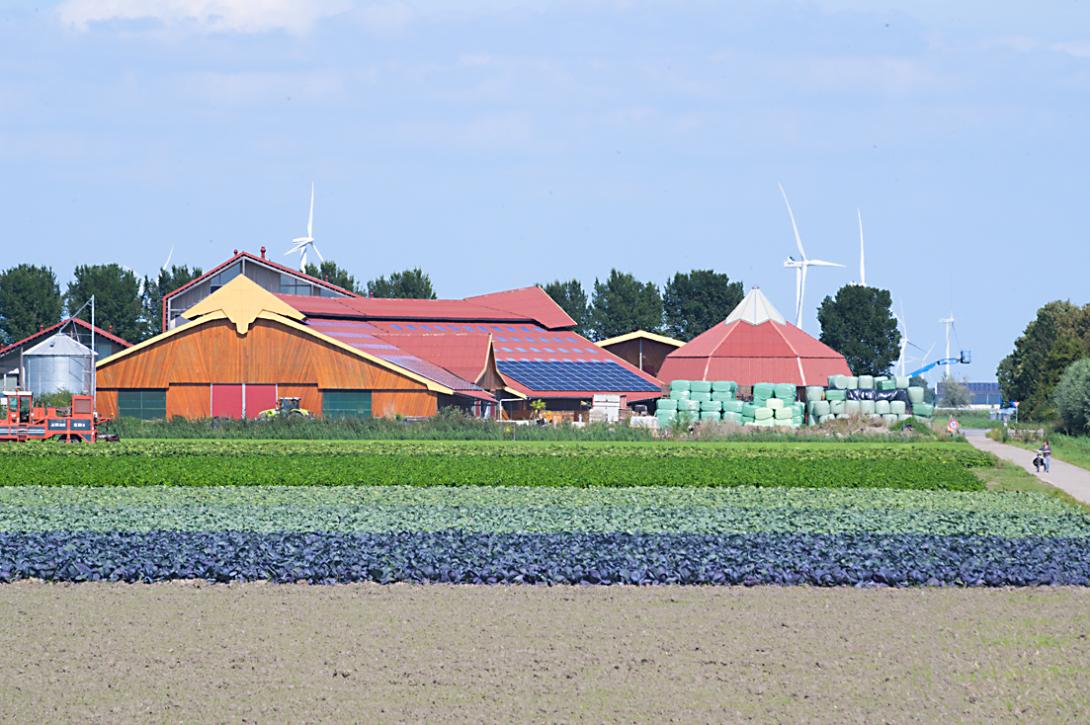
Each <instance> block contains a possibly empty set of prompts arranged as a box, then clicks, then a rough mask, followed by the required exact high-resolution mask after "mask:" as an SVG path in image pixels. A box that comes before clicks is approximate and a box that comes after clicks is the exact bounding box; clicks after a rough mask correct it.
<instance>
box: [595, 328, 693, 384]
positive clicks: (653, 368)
mask: <svg viewBox="0 0 1090 725" xmlns="http://www.w3.org/2000/svg"><path fill="white" fill-rule="evenodd" d="M595 344H596V345H598V347H600V348H602V349H603V350H608V351H609V352H611V353H613V354H614V355H616V356H617V357H619V358H621V359H622V360H624V361H626V362H627V363H628V364H629V365H633V366H635V367H636V368H638V369H640V370H642V371H644V372H645V373H647V374H649V375H654V376H656V377H658V374H659V369H660V368H662V363H663V361H665V360H666V356H667V355H669V354H670V353H672V352H673V351H674V350H677V349H678V348H679V347H681V346H682V345H684V344H685V343H684V342H682V341H681V340H675V339H674V338H672V337H667V336H666V335H658V334H656V333H654V332H648V331H647V330H636V331H634V332H629V333H626V334H624V335H618V336H617V337H611V338H609V339H608V340H602V341H600V342H597V343H595Z"/></svg>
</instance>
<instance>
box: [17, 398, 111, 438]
mask: <svg viewBox="0 0 1090 725" xmlns="http://www.w3.org/2000/svg"><path fill="white" fill-rule="evenodd" d="M98 424H99V420H98V418H97V416H96V415H95V399H94V398H93V397H91V396H90V395H73V396H72V404H71V406H69V407H67V408H47V407H44V406H36V405H35V404H34V395H33V393H31V392H29V391H23V390H20V391H16V392H4V393H0V441H46V440H53V441H64V442H70V443H94V442H95V441H96V440H100V439H102V438H103V436H101V434H100V433H99V431H98Z"/></svg>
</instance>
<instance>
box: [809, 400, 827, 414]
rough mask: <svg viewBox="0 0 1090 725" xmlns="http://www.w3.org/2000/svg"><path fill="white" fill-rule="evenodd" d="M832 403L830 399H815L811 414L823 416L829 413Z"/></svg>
mask: <svg viewBox="0 0 1090 725" xmlns="http://www.w3.org/2000/svg"><path fill="white" fill-rule="evenodd" d="M831 405H832V404H831V403H830V402H829V401H828V400H816V401H814V407H813V408H812V409H811V411H810V414H811V415H816V416H817V417H818V418H823V417H825V416H827V415H829V414H830V413H831V412H832V411H831V409H830V408H831Z"/></svg>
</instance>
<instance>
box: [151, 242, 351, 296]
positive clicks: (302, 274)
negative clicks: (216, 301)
mask: <svg viewBox="0 0 1090 725" xmlns="http://www.w3.org/2000/svg"><path fill="white" fill-rule="evenodd" d="M243 257H245V258H247V259H250V260H253V261H254V262H258V263H260V264H267V265H269V266H270V267H272V268H273V269H275V270H277V271H280V272H287V273H288V274H294V275H296V276H298V277H303V278H304V279H307V280H309V281H311V282H314V283H316V284H319V285H321V286H323V287H326V288H328V289H331V290H333V291H334V292H342V293H344V294H345V295H346V296H348V297H359V295H357V294H356V293H355V292H350V291H349V290H346V289H344V288H343V287H338V286H337V285H335V284H332V283H330V282H326V281H325V280H324V279H319V278H318V277H312V276H311V275H309V274H307V273H306V272H300V271H299V270H298V269H292V268H291V267H288V266H286V265H283V264H280V263H279V262H274V261H272V260H271V259H269V258H268V257H259V256H257V255H255V254H253V253H252V252H247V251H241V252H239V253H238V254H235V255H233V256H232V257H231V258H230V259H228V260H227V261H226V262H221V263H220V264H218V265H216V266H215V267H213V268H212V269H210V270H208V271H207V272H205V273H204V274H202V275H201V276H200V277H196V278H194V279H191V280H189V281H188V282H186V283H185V284H183V285H182V286H181V287H179V288H178V289H175V290H171V291H170V292H167V293H166V294H164V295H163V302H164V303H165V302H166V300H167V299H168V298H170V297H173V296H174V295H176V294H178V293H179V292H183V291H185V290H187V289H189V288H190V287H192V286H193V285H195V284H197V283H198V282H200V281H202V280H204V279H205V278H206V277H210V276H212V275H213V274H215V273H216V272H219V271H220V270H221V269H223V268H224V267H226V266H228V265H230V264H233V263H234V262H237V261H238V260H239V259H241V258H243Z"/></svg>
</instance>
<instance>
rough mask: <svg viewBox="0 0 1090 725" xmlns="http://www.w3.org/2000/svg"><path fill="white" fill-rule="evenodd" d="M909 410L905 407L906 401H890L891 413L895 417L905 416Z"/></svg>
mask: <svg viewBox="0 0 1090 725" xmlns="http://www.w3.org/2000/svg"><path fill="white" fill-rule="evenodd" d="M907 411H908V409H907V408H906V407H905V401H903V400H891V401H889V412H890V413H893V414H894V415H904V414H905V413H906V412H907Z"/></svg>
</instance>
